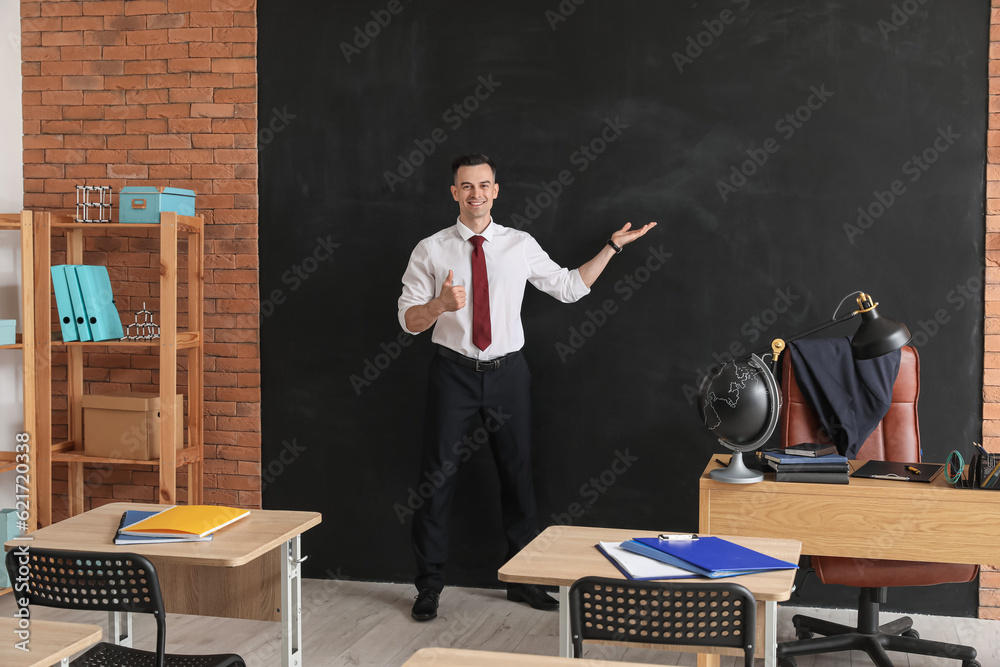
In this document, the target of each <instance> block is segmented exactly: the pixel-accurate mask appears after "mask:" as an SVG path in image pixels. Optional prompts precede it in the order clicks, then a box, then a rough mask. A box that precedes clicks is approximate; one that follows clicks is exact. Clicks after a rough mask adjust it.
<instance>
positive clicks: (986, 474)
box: [955, 453, 1000, 491]
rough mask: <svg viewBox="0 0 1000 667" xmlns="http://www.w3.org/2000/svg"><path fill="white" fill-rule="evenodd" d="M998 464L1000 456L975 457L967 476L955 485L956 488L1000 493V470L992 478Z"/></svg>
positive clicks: (977, 455) (979, 455) (991, 454)
mask: <svg viewBox="0 0 1000 667" xmlns="http://www.w3.org/2000/svg"><path fill="white" fill-rule="evenodd" d="M998 464H1000V454H994V453H989V454H976V455H974V456H973V457H972V461H971V462H970V463H969V467H968V468H967V470H966V474H965V475H964V476H963V477H962V478H961V479H960V480H958V481H957V482H956V483H955V488H956V489H976V490H980V491H1000V470H997V472H996V473H995V474H993V475H992V477H991V473H993V471H994V469H996V468H997V465H998Z"/></svg>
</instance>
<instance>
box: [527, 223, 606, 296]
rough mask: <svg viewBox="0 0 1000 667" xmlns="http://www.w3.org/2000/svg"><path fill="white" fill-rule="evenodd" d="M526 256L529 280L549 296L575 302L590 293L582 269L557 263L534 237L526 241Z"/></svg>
mask: <svg viewBox="0 0 1000 667" xmlns="http://www.w3.org/2000/svg"><path fill="white" fill-rule="evenodd" d="M524 258H525V261H526V262H527V264H528V282H530V283H531V284H532V285H534V286H535V287H536V288H538V289H539V290H541V291H543V292H545V293H546V294H548V295H549V296H551V297H554V298H556V299H558V300H559V301H562V302H563V303H573V302H574V301H579V300H580V299H582V298H583V297H585V296H587V295H588V294H590V288H589V287H587V285H586V284H585V283H584V282H583V277H582V276H580V270H579V269H573V270H572V271H571V270H569V269H567V268H565V267H562V266H559V265H558V264H556V263H555V262H554V261H553V260H552V258H550V257H549V256H548V254H547V253H546V252H545V251H544V250H542V247H541V246H540V245H538V241H536V240H535V239H534V238H531V237H529V238H528V241H527V242H526V243H525V245H524Z"/></svg>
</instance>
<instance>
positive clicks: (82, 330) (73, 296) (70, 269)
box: [64, 264, 94, 341]
mask: <svg viewBox="0 0 1000 667" xmlns="http://www.w3.org/2000/svg"><path fill="white" fill-rule="evenodd" d="M64 271H65V274H66V287H67V288H68V289H69V302H70V305H71V306H72V307H73V321H74V322H76V333H77V335H78V336H80V340H82V341H89V340H94V339H93V337H92V336H91V334H90V324H89V323H88V322H87V309H86V307H85V306H84V305H83V292H82V291H81V290H80V282H79V280H77V277H76V270H75V266H74V265H72V264H70V265H67V266H65V267H64Z"/></svg>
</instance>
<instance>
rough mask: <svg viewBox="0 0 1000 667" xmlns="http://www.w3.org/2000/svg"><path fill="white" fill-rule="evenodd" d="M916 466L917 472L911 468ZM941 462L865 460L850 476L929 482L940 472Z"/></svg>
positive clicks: (942, 467)
mask: <svg viewBox="0 0 1000 667" xmlns="http://www.w3.org/2000/svg"><path fill="white" fill-rule="evenodd" d="M912 468H916V469H917V470H918V471H920V472H919V474H918V473H916V472H914V471H913V470H912ZM942 470H944V465H943V464H941V463H907V462H905V461H867V462H865V464H864V465H863V466H861V467H860V468H858V469H857V470H855V471H854V472H853V473H851V477H866V478H868V479H889V480H893V481H897V482H930V481H931V480H933V479H934V478H935V477H937V476H938V475H940V474H941V471H942Z"/></svg>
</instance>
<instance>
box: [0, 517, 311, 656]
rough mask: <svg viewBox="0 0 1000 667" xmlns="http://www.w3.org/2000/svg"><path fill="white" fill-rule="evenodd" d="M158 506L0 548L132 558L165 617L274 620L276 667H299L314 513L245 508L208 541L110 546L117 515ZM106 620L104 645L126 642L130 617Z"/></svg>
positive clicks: (54, 528) (59, 526)
mask: <svg viewBox="0 0 1000 667" xmlns="http://www.w3.org/2000/svg"><path fill="white" fill-rule="evenodd" d="M127 509H133V510H158V509H164V507H163V505H152V504H133V503H111V504H109V505H104V506H102V507H98V508H96V509H92V510H90V511H89V512H84V513H83V514H78V515H76V516H73V517H70V518H68V519H65V520H64V521H60V522H58V523H54V524H52V525H50V526H46V527H44V528H40V529H39V530H36V531H35V532H34V533H31V534H30V535H28V536H27V537H26V538H22V539H16V540H11V541H9V542H7V543H6V545H5V546H6V548H7V549H11V548H14V547H16V546H20V545H24V544H27V545H28V546H29V547H36V548H45V549H67V550H70V551H104V552H116V551H118V552H122V553H139V554H142V555H143V556H146V557H147V558H149V560H150V561H151V562H152V563H153V566H154V567H155V568H156V573H157V575H158V576H159V579H160V588H161V590H162V593H163V602H164V606H165V607H166V610H167V612H170V613H176V614H197V615H201V616H223V617H226V618H245V619H253V620H261V621H281V648H282V663H281V664H282V666H283V667H301V665H302V652H301V646H302V606H301V599H302V598H301V594H302V578H301V574H300V565H299V564H300V563H301V562H302V560H303V559H302V558H301V555H300V536H301V534H302V533H303V532H305V531H306V530H308V529H309V528H312V527H313V526H315V525H317V524H318V523H319V522H320V520H321V517H320V514H319V513H318V512H289V511H281V510H251V512H250V515H249V516H246V517H244V518H242V519H240V520H239V521H237V522H236V523H234V524H232V525H229V526H226V527H225V528H223V529H222V530H220V531H219V532H217V533H216V534H215V538H214V539H213V540H212V541H210V542H191V543H188V544H185V543H169V544H143V545H139V544H128V545H122V546H116V545H115V544H113V543H112V540H113V539H114V536H115V531H116V530H117V529H118V524H119V522H120V521H121V517H122V512H124V511H125V510H127ZM118 620H119V619H118V615H117V614H112V618H111V620H110V624H111V626H112V627H111V628H109V630H110V632H109V634H111V635H112V640H113V641H114V640H115V639H116V638H117V639H118V640H119V641H122V642H128V641H130V640H131V639H130V636H129V635H130V634H131V632H130V629H131V628H130V627H128V626H130V625H131V617H130V616H127V617H126V623H127V626H126V627H125V628H121V627H119V623H118Z"/></svg>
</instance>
